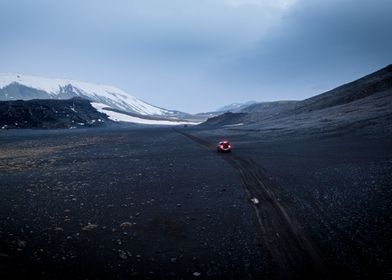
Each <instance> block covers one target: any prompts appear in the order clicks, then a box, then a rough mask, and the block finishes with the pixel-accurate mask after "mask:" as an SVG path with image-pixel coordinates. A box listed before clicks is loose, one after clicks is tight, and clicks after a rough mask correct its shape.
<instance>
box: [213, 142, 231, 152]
mask: <svg viewBox="0 0 392 280" xmlns="http://www.w3.org/2000/svg"><path fill="white" fill-rule="evenodd" d="M216 151H217V152H218V153H230V152H231V144H230V142H229V141H226V140H225V141H221V142H219V144H218V146H217V147H216Z"/></svg>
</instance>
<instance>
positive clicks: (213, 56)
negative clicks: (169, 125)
mask: <svg viewBox="0 0 392 280" xmlns="http://www.w3.org/2000/svg"><path fill="white" fill-rule="evenodd" d="M0 9H1V10H2V12H3V16H2V17H1V18H0V23H1V24H0V36H1V38H2V44H0V59H1V61H2V65H1V67H0V72H1V73H20V74H26V75H33V76H44V77H52V78H65V79H72V80H79V81H85V82H92V83H99V84H108V85H113V86H116V87H118V88H121V89H123V90H125V91H126V92H128V93H130V94H132V95H134V96H136V97H138V98H140V99H142V100H144V101H146V102H148V103H150V104H153V105H156V106H158V107H163V108H167V109H175V110H180V111H185V112H190V113H197V112H206V111H211V110H214V109H216V108H218V107H222V106H224V105H227V104H230V103H234V102H246V101H249V100H255V101H258V102H261V101H274V100H299V99H304V98H307V97H310V96H313V95H316V94H319V93H322V92H324V91H327V90H330V89H332V88H334V87H336V86H339V85H341V84H343V83H347V82H350V81H352V80H355V79H357V78H360V77H362V76H364V75H367V74H370V73H371V72H374V71H376V70H378V69H380V68H383V67H385V66H387V65H388V64H391V63H392V52H391V49H392V36H391V35H392V34H391V33H392V32H391V29H390V27H391V26H392V17H390V15H389V14H390V11H392V2H391V1H388V0H377V1H370V0H362V1H354V0H344V1H338V0H331V1H328V2H327V3H325V1H321V0H313V1H311V0H279V1H276V0H275V1H273V0H210V1H191V0H185V1H184V0H182V1H180V0H169V1H165V2H164V3H163V2H162V1H158V0H151V1H125V0H121V1H117V2H116V4H115V5H114V4H113V2H111V1H92V0H87V1H83V2H82V1H77V0H71V1H67V2H62V1H49V0H37V1H34V3H32V2H31V1H26V0H17V1H10V0H5V1H2V2H1V3H0Z"/></svg>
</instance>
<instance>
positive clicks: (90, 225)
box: [82, 223, 98, 231]
mask: <svg viewBox="0 0 392 280" xmlns="http://www.w3.org/2000/svg"><path fill="white" fill-rule="evenodd" d="M97 227H98V225H95V224H90V223H88V224H87V225H86V226H84V227H82V230H84V231H92V230H94V229H96V228H97Z"/></svg>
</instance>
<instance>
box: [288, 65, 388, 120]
mask: <svg viewBox="0 0 392 280" xmlns="http://www.w3.org/2000/svg"><path fill="white" fill-rule="evenodd" d="M384 91H388V92H389V94H392V64H391V65H389V66H387V67H385V68H383V69H381V70H379V71H377V72H374V73H372V74H370V75H367V76H365V77H363V78H361V79H358V80H356V81H353V82H351V83H348V84H345V85H342V86H340V87H338V88H335V89H333V90H330V91H328V92H325V93H323V94H320V95H317V96H314V97H311V98H309V99H306V100H304V101H302V102H300V103H299V104H297V105H298V106H297V107H296V111H297V113H298V112H309V111H314V110H320V109H324V108H327V107H333V106H338V105H343V104H347V103H350V102H353V101H355V100H358V99H362V98H365V97H368V96H370V95H374V94H376V93H379V92H384Z"/></svg>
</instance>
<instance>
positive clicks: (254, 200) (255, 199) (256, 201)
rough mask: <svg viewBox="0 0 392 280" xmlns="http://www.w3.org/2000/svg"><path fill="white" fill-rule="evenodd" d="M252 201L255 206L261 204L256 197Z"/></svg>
mask: <svg viewBox="0 0 392 280" xmlns="http://www.w3.org/2000/svg"><path fill="white" fill-rule="evenodd" d="M250 201H252V202H253V204H256V205H257V204H259V200H258V199H257V198H256V197H254V198H252V199H251V200H250Z"/></svg>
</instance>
